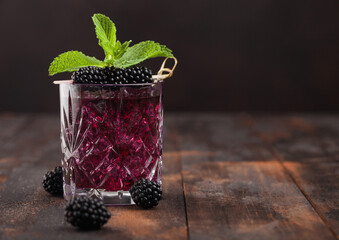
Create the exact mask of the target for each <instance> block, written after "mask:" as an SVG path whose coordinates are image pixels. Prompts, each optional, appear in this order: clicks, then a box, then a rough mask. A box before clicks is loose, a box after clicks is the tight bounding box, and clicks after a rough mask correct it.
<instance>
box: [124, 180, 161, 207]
mask: <svg viewBox="0 0 339 240" xmlns="http://www.w3.org/2000/svg"><path fill="white" fill-rule="evenodd" d="M129 192H130V194H131V196H132V199H133V201H134V202H135V203H136V204H137V206H139V207H142V208H144V209H149V208H152V207H154V206H156V205H158V202H159V201H160V200H161V197H162V191H161V189H160V185H159V184H158V183H156V182H154V181H150V180H148V179H144V178H142V179H140V180H139V181H137V182H135V183H134V185H133V186H132V187H131V188H130V190H129Z"/></svg>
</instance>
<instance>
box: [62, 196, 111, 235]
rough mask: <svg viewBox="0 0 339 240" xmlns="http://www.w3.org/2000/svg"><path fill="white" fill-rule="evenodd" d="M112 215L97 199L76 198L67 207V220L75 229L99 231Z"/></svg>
mask: <svg viewBox="0 0 339 240" xmlns="http://www.w3.org/2000/svg"><path fill="white" fill-rule="evenodd" d="M110 217H111V214H110V213H109V212H108V211H107V208H106V207H105V205H104V203H103V202H102V201H101V200H98V199H96V198H94V199H92V198H88V197H84V196H82V197H75V198H74V200H73V201H72V202H70V203H69V204H68V205H67V206H66V211H65V219H66V221H67V222H69V223H71V224H72V225H73V226H75V227H79V228H81V229H87V230H93V229H99V228H100V227H102V226H103V225H104V224H105V223H107V221H108V219H109V218H110Z"/></svg>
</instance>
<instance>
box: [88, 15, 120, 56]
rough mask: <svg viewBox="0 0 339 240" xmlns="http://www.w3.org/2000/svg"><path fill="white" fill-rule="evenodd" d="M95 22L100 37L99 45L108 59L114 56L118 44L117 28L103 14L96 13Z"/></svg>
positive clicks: (96, 31)
mask: <svg viewBox="0 0 339 240" xmlns="http://www.w3.org/2000/svg"><path fill="white" fill-rule="evenodd" d="M92 19H93V22H94V25H95V33H96V35H97V38H98V39H99V45H100V46H101V47H102V48H103V50H104V52H105V55H106V58H105V60H106V59H112V58H114V48H115V44H116V31H117V30H116V28H115V25H114V23H113V22H112V21H111V19H109V18H108V17H106V16H105V15H103V14H94V15H93V17H92Z"/></svg>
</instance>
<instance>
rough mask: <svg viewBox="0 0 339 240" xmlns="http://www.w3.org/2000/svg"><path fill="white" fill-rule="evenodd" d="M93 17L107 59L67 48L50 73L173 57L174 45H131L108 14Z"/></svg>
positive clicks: (132, 63)
mask: <svg viewBox="0 0 339 240" xmlns="http://www.w3.org/2000/svg"><path fill="white" fill-rule="evenodd" d="M92 19H93V22H94V25H95V32H96V36H97V38H98V39H99V45H100V46H101V47H102V49H103V50H104V52H105V60H104V61H100V60H98V59H96V58H94V57H88V56H86V55H85V54H83V53H82V52H78V51H69V52H65V53H62V54H60V55H59V56H58V57H56V58H55V59H54V60H53V62H52V63H51V65H50V67H49V74H50V75H54V74H57V73H61V72H73V71H76V70H78V69H79V68H82V67H88V66H96V67H106V66H108V67H112V66H113V67H115V68H127V67H130V66H133V65H136V64H138V63H141V62H143V61H145V60H146V59H149V58H154V57H169V58H172V57H173V54H172V51H171V50H170V49H168V48H167V47H166V46H165V45H160V44H159V43H156V42H154V41H144V42H140V43H138V44H135V45H133V46H131V47H130V46H129V45H130V43H131V42H132V41H127V42H124V43H123V44H121V42H120V41H117V38H116V28H115V25H114V23H113V22H112V21H111V20H110V19H109V18H108V17H106V16H105V15H102V14H94V15H93V17H92Z"/></svg>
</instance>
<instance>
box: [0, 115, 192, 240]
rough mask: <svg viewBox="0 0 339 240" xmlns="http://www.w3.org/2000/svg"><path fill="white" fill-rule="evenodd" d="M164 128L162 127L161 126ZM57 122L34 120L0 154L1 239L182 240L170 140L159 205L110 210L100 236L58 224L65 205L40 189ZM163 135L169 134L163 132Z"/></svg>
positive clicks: (54, 158)
mask: <svg viewBox="0 0 339 240" xmlns="http://www.w3.org/2000/svg"><path fill="white" fill-rule="evenodd" d="M165 126H166V125H165ZM59 132H60V125H59V119H58V116H49V115H37V116H36V117H35V118H34V119H33V121H31V122H30V124H29V125H28V126H27V129H25V130H24V131H22V132H20V134H18V135H17V136H16V137H15V139H14V140H13V141H12V142H10V143H9V144H6V146H5V147H4V148H3V149H2V151H0V162H2V163H3V164H7V167H6V168H4V167H3V165H1V170H4V171H6V173H7V174H8V179H7V181H6V182H5V183H4V184H3V188H2V189H0V238H1V239H74V240H76V239H82V240H83V239H85V240H86V239H94V238H95V239H99V240H100V239H187V229H186V218H185V206H184V197H183V190H182V180H181V173H180V162H179V161H180V159H179V157H178V155H177V154H175V152H176V151H175V136H174V135H170V134H169V135H170V136H169V137H168V138H167V139H168V141H165V150H166V152H165V154H164V155H165V158H164V166H165V167H164V174H163V186H164V198H165V199H164V200H163V201H162V202H160V204H159V206H158V207H157V208H154V209H152V210H149V211H147V210H141V209H139V208H137V207H135V206H125V207H109V210H110V211H111V213H112V218H111V219H110V220H109V222H108V224H107V225H105V227H104V228H103V229H101V230H100V231H94V232H82V231H78V230H76V229H75V228H73V227H72V226H70V225H69V224H66V223H65V221H64V219H63V214H64V207H65V201H64V200H63V199H62V198H57V197H53V196H50V195H49V194H47V193H46V192H44V190H43V188H42V186H41V180H42V176H43V174H44V173H45V172H46V171H47V170H48V169H51V168H53V167H54V166H56V165H58V164H59V161H60V157H61V153H60V142H59ZM166 132H170V130H167V128H166Z"/></svg>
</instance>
